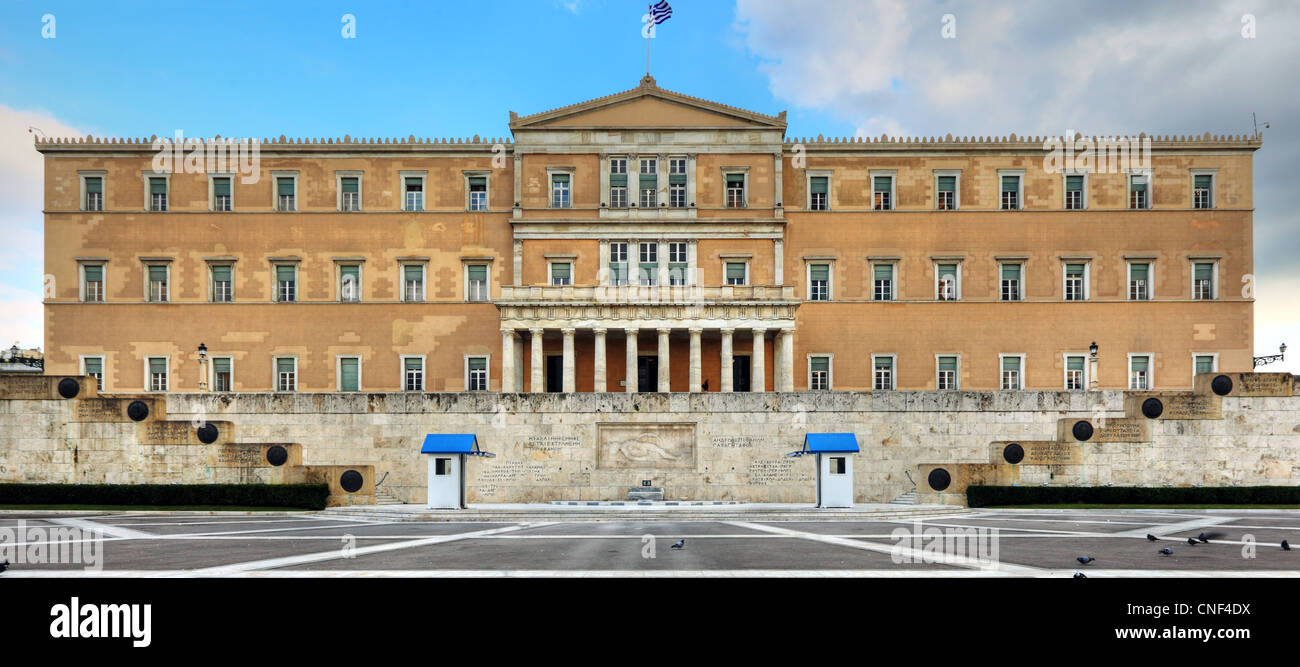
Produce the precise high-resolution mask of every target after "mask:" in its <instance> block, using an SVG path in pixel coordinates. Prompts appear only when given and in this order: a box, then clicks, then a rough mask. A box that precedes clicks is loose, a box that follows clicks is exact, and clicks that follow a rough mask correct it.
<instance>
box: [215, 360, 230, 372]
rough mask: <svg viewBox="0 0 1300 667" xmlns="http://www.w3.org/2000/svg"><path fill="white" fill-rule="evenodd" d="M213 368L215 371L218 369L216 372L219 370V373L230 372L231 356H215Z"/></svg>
mask: <svg viewBox="0 0 1300 667" xmlns="http://www.w3.org/2000/svg"><path fill="white" fill-rule="evenodd" d="M212 370H214V371H216V372H218V373H229V372H230V358H229V357H214V358H213V359H212Z"/></svg>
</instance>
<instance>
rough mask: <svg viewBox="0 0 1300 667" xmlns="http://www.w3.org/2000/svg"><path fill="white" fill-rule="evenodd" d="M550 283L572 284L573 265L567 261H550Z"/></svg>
mask: <svg viewBox="0 0 1300 667" xmlns="http://www.w3.org/2000/svg"><path fill="white" fill-rule="evenodd" d="M551 284H552V285H572V284H573V265H572V264H570V263H569V262H551Z"/></svg>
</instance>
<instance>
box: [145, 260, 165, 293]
mask: <svg viewBox="0 0 1300 667" xmlns="http://www.w3.org/2000/svg"><path fill="white" fill-rule="evenodd" d="M147 268H148V270H149V300H150V301H166V300H167V294H168V290H167V284H168V280H167V278H168V276H167V273H168V267H167V266H166V265H165V264H152V265H150V266H149V267H147Z"/></svg>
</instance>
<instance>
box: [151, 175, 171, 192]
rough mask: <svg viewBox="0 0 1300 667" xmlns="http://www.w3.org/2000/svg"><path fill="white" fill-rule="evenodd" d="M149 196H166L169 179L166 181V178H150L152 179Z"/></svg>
mask: <svg viewBox="0 0 1300 667" xmlns="http://www.w3.org/2000/svg"><path fill="white" fill-rule="evenodd" d="M149 194H151V195H165V194H167V179H165V178H150V179H149Z"/></svg>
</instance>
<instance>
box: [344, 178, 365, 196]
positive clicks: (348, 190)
mask: <svg viewBox="0 0 1300 667" xmlns="http://www.w3.org/2000/svg"><path fill="white" fill-rule="evenodd" d="M342 180H343V193H344V194H352V193H356V192H359V191H360V185H361V183H360V180H359V179H358V178H357V177H355V176H348V177H346V178H343V179H342Z"/></svg>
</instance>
